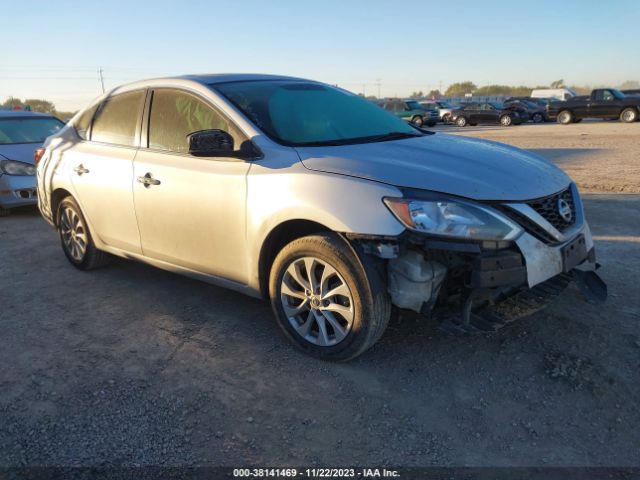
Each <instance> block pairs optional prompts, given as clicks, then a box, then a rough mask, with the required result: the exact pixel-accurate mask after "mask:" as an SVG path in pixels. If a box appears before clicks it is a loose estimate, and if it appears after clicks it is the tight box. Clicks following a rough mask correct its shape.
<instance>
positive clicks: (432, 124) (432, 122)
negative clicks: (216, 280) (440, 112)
mask: <svg viewBox="0 0 640 480" xmlns="http://www.w3.org/2000/svg"><path fill="white" fill-rule="evenodd" d="M436 123H438V122H434V121H431V122H429V123H427V126H428V127H435V126H436Z"/></svg>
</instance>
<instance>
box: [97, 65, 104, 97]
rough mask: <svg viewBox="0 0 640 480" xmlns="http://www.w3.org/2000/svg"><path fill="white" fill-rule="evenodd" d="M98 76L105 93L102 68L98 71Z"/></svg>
mask: <svg viewBox="0 0 640 480" xmlns="http://www.w3.org/2000/svg"><path fill="white" fill-rule="evenodd" d="M98 75H100V86H101V87H102V93H104V77H103V76H102V67H100V68H99V69H98Z"/></svg>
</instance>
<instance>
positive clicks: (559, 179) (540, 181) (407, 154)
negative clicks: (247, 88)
mask: <svg viewBox="0 0 640 480" xmlns="http://www.w3.org/2000/svg"><path fill="white" fill-rule="evenodd" d="M296 150H297V151H298V155H299V156H300V160H301V161H302V163H303V165H304V166H305V167H306V168H308V169H310V170H315V171H320V172H328V173H337V174H342V175H350V176H353V177H359V178H365V179H368V180H374V181H377V182H383V183H388V184H391V185H395V186H397V187H407V188H417V189H423V190H430V191H435V192H442V193H448V194H451V195H456V196H461V197H466V198H471V199H475V200H501V201H522V200H531V199H534V198H540V197H545V196H548V195H551V194H553V193H556V192H558V191H560V190H562V189H563V188H565V187H567V185H569V183H570V182H571V179H570V178H569V177H568V176H567V175H566V174H565V173H564V172H562V170H560V169H559V168H558V167H556V166H555V165H553V164H552V163H550V162H548V161H547V160H545V159H543V158H541V157H539V156H537V155H534V154H532V153H529V152H526V151H524V150H520V149H518V148H515V147H511V146H509V145H504V144H501V143H497V142H492V141H489V140H479V139H473V138H468V137H460V136H453V135H446V134H441V133H436V134H433V135H425V136H423V137H417V138H410V139H403V140H395V141H389V142H376V143H366V144H358V145H344V146H327V147H296Z"/></svg>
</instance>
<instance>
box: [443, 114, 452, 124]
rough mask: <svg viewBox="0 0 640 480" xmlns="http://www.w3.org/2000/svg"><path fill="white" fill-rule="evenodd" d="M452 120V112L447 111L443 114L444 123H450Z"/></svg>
mask: <svg viewBox="0 0 640 480" xmlns="http://www.w3.org/2000/svg"><path fill="white" fill-rule="evenodd" d="M450 121H451V114H450V113H445V114H444V115H443V116H442V123H445V124H446V123H449V122H450Z"/></svg>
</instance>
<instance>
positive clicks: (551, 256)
mask: <svg viewBox="0 0 640 480" xmlns="http://www.w3.org/2000/svg"><path fill="white" fill-rule="evenodd" d="M563 240H564V241H562V242H555V243H553V244H550V243H545V242H544V241H543V240H541V239H539V238H537V237H536V236H534V235H533V234H531V233H528V232H524V233H523V234H522V235H521V236H520V237H518V238H517V239H516V240H515V241H513V242H479V243H478V242H476V243H472V242H468V243H467V242H465V243H462V242H450V241H442V240H434V239H433V238H429V237H428V236H422V235H418V234H414V233H409V234H407V235H403V236H402V237H400V238H398V239H395V240H392V239H386V240H380V241H376V240H374V239H360V240H359V241H358V243H359V244H360V245H361V246H362V248H363V250H364V252H365V253H368V254H373V255H376V256H378V257H381V258H385V259H386V261H387V281H388V291H389V294H390V296H391V300H392V303H393V304H394V305H395V306H397V307H398V308H401V309H408V310H413V311H415V312H418V313H420V314H423V315H429V316H431V315H432V314H436V313H438V312H440V313H441V312H442V311H445V312H448V314H449V315H448V316H447V315H445V316H444V317H446V318H445V320H444V321H443V322H442V326H443V327H444V329H445V330H448V331H452V332H454V333H460V332H468V331H476V330H482V331H487V330H489V331H493V330H496V329H498V328H500V327H501V326H502V325H504V324H506V323H510V322H511V321H513V320H515V319H516V318H520V317H522V316H526V315H529V314H531V313H533V312H534V311H537V310H539V309H541V308H543V307H544V306H546V305H547V304H548V303H549V302H550V301H552V300H553V299H554V298H555V297H557V296H558V295H560V294H561V293H562V292H563V291H564V289H565V288H566V286H567V285H568V284H569V283H570V282H571V281H575V282H576V284H577V285H578V287H579V288H580V290H581V292H582V293H583V294H584V296H585V298H586V300H587V301H589V302H590V303H600V302H602V301H604V300H605V299H606V296H607V293H606V285H605V284H604V282H602V280H601V279H600V278H599V277H598V276H597V274H596V273H595V270H596V269H597V268H598V266H599V265H598V264H597V263H596V261H595V249H594V245H593V239H592V236H591V232H590V230H589V226H588V224H587V223H586V221H582V222H581V223H580V225H579V226H576V228H575V229H573V231H572V232H571V234H570V236H569V237H565V238H563ZM440 307H442V308H440ZM435 316H438V315H435Z"/></svg>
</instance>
